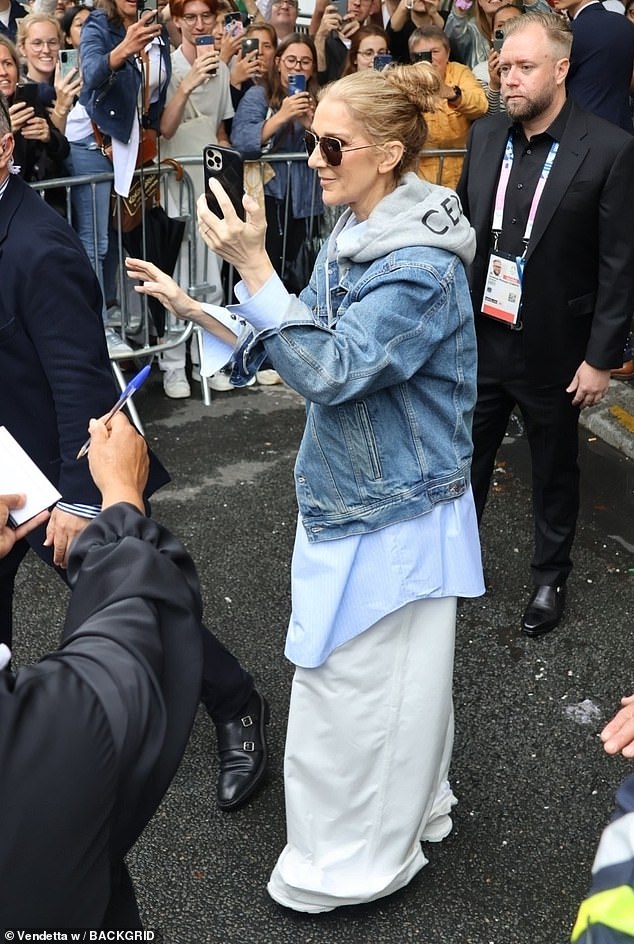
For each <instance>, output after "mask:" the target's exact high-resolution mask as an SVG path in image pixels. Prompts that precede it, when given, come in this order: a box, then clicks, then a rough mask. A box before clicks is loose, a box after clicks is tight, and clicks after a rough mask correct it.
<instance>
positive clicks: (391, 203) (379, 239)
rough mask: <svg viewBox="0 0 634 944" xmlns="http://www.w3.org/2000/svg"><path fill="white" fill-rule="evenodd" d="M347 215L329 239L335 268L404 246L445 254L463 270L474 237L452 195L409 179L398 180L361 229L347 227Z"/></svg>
mask: <svg viewBox="0 0 634 944" xmlns="http://www.w3.org/2000/svg"><path fill="white" fill-rule="evenodd" d="M351 215H352V211H351V210H348V211H347V212H346V213H344V214H343V216H342V217H341V219H340V220H339V222H338V224H337V226H336V227H335V230H334V232H333V234H332V235H333V237H334V239H336V245H337V254H338V257H339V264H340V265H341V264H344V265H345V262H346V261H349V262H351V263H353V262H356V263H358V262H361V263H367V262H373V261H374V260H375V259H379V258H381V257H383V256H386V255H387V254H388V253H390V252H393V251H395V250H397V249H405V248H407V247H409V246H430V247H433V248H434V249H445V250H446V251H447V252H453V253H454V254H455V255H457V256H458V257H459V258H460V259H461V261H462V262H463V263H464V265H469V263H470V262H471V261H472V260H473V257H474V255H475V245H476V238H475V231H474V229H473V227H472V226H470V224H469V222H468V220H467V219H466V217H465V216H464V214H463V212H462V206H461V205H460V200H459V199H458V196H457V194H456V193H455V192H454V191H453V190H449V189H448V188H447V187H439V186H437V185H436V184H430V183H428V182H427V181H426V180H421V178H420V177H417V176H416V174H413V173H410V174H405V175H404V177H402V178H401V180H400V182H399V183H398V185H397V187H396V189H395V190H393V191H392V192H391V193H389V194H388V195H387V196H386V197H384V198H383V199H382V200H381V201H380V202H379V203H378V204H377V205H376V207H375V208H374V209H373V210H372V212H371V213H370V215H369V217H368V219H367V220H365V222H364V223H361V224H357V225H356V226H352V227H350V226H349V225H348V224H349V223H350V216H351ZM346 227H347V228H346Z"/></svg>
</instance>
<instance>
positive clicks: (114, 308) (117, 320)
mask: <svg viewBox="0 0 634 944" xmlns="http://www.w3.org/2000/svg"><path fill="white" fill-rule="evenodd" d="M106 324H107V325H108V327H109V328H120V327H121V309H120V308H119V306H118V305H111V306H110V308H107V309H106Z"/></svg>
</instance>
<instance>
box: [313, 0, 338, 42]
mask: <svg viewBox="0 0 634 944" xmlns="http://www.w3.org/2000/svg"><path fill="white" fill-rule="evenodd" d="M342 22H343V19H342V16H341V14H340V13H339V11H338V10H337V7H336V6H335V5H334V4H332V3H330V4H329V5H328V6H327V7H326V9H325V10H324V15H323V16H322V18H321V23H320V24H319V29H318V30H317V32H318V34H321V35H322V36H324V35H326V36H327V35H328V34H329V33H338V32H339V30H340V29H341V25H342Z"/></svg>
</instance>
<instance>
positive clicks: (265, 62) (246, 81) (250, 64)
mask: <svg viewBox="0 0 634 944" xmlns="http://www.w3.org/2000/svg"><path fill="white" fill-rule="evenodd" d="M277 45H278V40H277V35H276V33H275V29H274V28H273V26H272V25H271V24H270V23H265V22H264V21H257V22H255V23H252V24H251V25H250V26H248V27H247V28H246V30H245V31H244V35H243V36H242V39H241V42H240V55H239V56H237V57H236V58H235V59H234V60H233V62H232V63H231V101H232V102H233V107H234V110H236V109H237V108H238V105H239V104H240V101H241V100H242V98H243V96H244V95H245V94H246V92H248V91H249V89H250V88H252V87H253V86H254V85H257V83H258V82H260V81H261V80H262V77H263V76H265V75H266V74H267V72H268V71H269V69H270V68H271V66H272V64H273V60H274V59H275V52H276V50H277ZM232 125H233V122H231V123H229V124H228V126H227V130H228V132H229V137H231V128H232Z"/></svg>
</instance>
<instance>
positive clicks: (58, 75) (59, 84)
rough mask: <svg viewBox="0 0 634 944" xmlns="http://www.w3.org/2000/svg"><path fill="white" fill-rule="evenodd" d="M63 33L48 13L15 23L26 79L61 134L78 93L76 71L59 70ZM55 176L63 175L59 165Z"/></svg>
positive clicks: (29, 16) (78, 80)
mask: <svg viewBox="0 0 634 944" xmlns="http://www.w3.org/2000/svg"><path fill="white" fill-rule="evenodd" d="M63 45H64V36H63V33H62V30H61V27H60V24H59V21H58V20H57V19H56V18H55V17H54V16H51V15H50V14H48V13H30V14H29V15H28V16H25V17H24V18H23V19H22V20H20V21H19V23H18V51H19V53H20V55H21V56H22V58H23V60H24V62H25V66H26V80H27V82H30V83H33V84H36V85H37V89H38V102H39V104H40V105H41V106H43V107H44V108H47V109H50V111H49V116H50V119H51V121H52V123H53V124H54V125H55V127H56V128H57V130H58V131H61V133H62V134H64V132H65V128H66V116H67V115H68V112H69V111H70V109H71V108H72V106H73V102H74V101H75V98H76V97H77V95H78V94H79V90H80V88H81V81H80V79H79V72H78V71H75V72H74V73H72V74H62V72H61V70H60V64H59V51H60V49H61V48H62V46H63ZM57 170H58V171H59V172H60V173H59V175H58V176H62V174H61V169H60V168H59V167H58V168H57Z"/></svg>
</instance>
